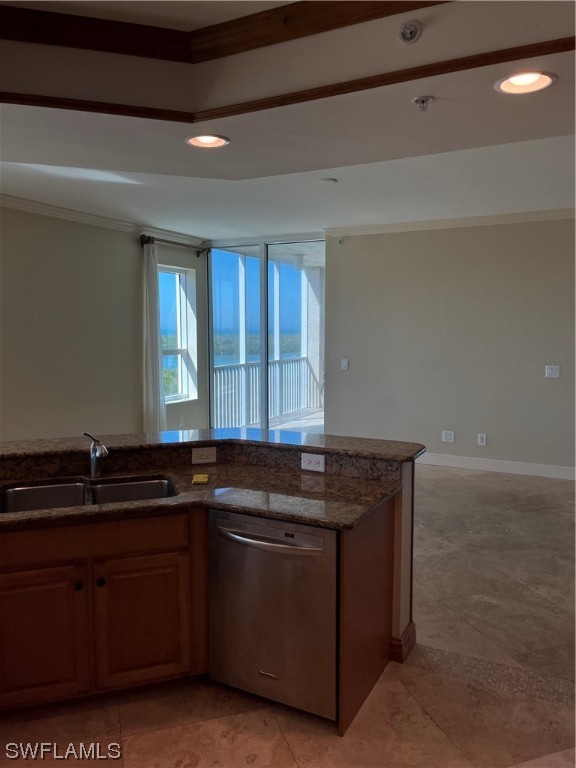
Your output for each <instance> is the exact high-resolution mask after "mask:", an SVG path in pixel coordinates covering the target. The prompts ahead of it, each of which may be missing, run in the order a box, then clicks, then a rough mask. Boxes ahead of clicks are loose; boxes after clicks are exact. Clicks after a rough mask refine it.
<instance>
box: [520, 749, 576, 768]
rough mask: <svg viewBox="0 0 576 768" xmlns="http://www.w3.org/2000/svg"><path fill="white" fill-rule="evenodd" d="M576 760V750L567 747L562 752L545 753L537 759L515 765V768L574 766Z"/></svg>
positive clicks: (564, 767) (562, 767) (568, 767)
mask: <svg viewBox="0 0 576 768" xmlns="http://www.w3.org/2000/svg"><path fill="white" fill-rule="evenodd" d="M575 762H576V751H575V750H573V749H565V750H564V751H562V752H556V753H555V754H554V755H544V756H543V757H537V758H536V759H535V760H529V761H528V762H527V763H521V764H519V765H515V766H514V768H574V763H575Z"/></svg>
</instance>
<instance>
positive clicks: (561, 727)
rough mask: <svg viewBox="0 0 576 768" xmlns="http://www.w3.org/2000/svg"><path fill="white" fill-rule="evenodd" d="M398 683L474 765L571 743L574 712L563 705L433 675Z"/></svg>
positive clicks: (523, 757)
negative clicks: (498, 691) (488, 689)
mask: <svg viewBox="0 0 576 768" xmlns="http://www.w3.org/2000/svg"><path fill="white" fill-rule="evenodd" d="M401 685H403V686H405V688H406V689H407V690H408V691H409V692H410V693H411V694H412V696H414V698H415V700H416V701H418V703H419V704H420V705H421V706H422V707H423V708H424V709H425V710H426V712H427V713H428V714H429V715H430V717H431V718H432V719H433V720H434V722H435V723H437V724H438V726H439V727H440V728H442V730H443V731H444V733H445V734H446V735H447V736H448V737H449V738H450V739H451V740H452V741H453V742H454V743H455V744H456V745H457V746H458V747H459V748H460V749H461V750H462V752H463V753H464V754H465V755H466V757H467V758H468V759H469V760H470V762H471V763H472V764H473V765H474V766H475V768H504V767H505V766H512V765H515V764H516V763H521V762H524V761H527V760H532V759H534V758H536V757H541V756H542V755H545V754H552V753H554V752H558V751H561V750H563V749H570V748H571V747H572V746H573V744H574V711H573V710H572V709H569V708H568V707H563V706H561V705H559V704H553V703H551V702H549V701H541V700H539V699H534V698H530V697H528V696H524V695H518V694H516V695H504V694H500V693H496V692H494V691H487V690H480V689H479V688H476V687H475V686H473V685H470V684H467V683H461V682H459V681H457V680H453V679H451V678H448V677H446V676H443V675H437V674H429V675H422V676H420V677H415V678H412V679H410V680H405V681H403V682H402V683H401Z"/></svg>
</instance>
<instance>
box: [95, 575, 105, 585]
mask: <svg viewBox="0 0 576 768" xmlns="http://www.w3.org/2000/svg"><path fill="white" fill-rule="evenodd" d="M96 586H97V587H105V586H106V579H105V578H103V577H102V576H101V577H100V578H99V579H96Z"/></svg>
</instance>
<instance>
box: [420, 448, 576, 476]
mask: <svg viewBox="0 0 576 768" xmlns="http://www.w3.org/2000/svg"><path fill="white" fill-rule="evenodd" d="M416 462H417V463H418V464H434V465H436V466H438V467H455V468H456V469H479V470H481V471H483V472H503V473H505V474H512V475H534V476H536V477H551V478H553V479H555V480H574V479H576V473H575V471H574V467H560V466H556V465H554V464H529V463H527V462H523V461H504V460H502V459H481V458H476V457H474V456H451V455H449V454H445V453H424V454H423V455H422V456H420V458H418V459H416Z"/></svg>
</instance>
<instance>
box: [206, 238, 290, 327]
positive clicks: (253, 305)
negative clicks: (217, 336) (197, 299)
mask: <svg viewBox="0 0 576 768" xmlns="http://www.w3.org/2000/svg"><path fill="white" fill-rule="evenodd" d="M238 258H239V257H238V256H236V255H235V254H233V253H229V252H225V251H218V250H216V249H214V250H213V251H212V284H213V285H212V299H213V312H214V332H215V333H219V332H230V331H232V332H238V294H239V286H238ZM300 277H301V273H300V272H299V271H298V270H297V269H295V268H294V267H292V266H290V265H289V264H280V332H281V333H300V323H301V319H300V315H301V296H300V293H301V288H300ZM271 288H272V285H271V270H269V276H268V297H269V298H268V306H269V315H272V314H273V313H272V312H271V311H270V309H271V305H270V302H271V296H272V290H271ZM246 316H247V326H248V333H258V332H259V329H260V262H259V260H258V259H257V258H254V257H252V256H246ZM269 325H270V323H269Z"/></svg>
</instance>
